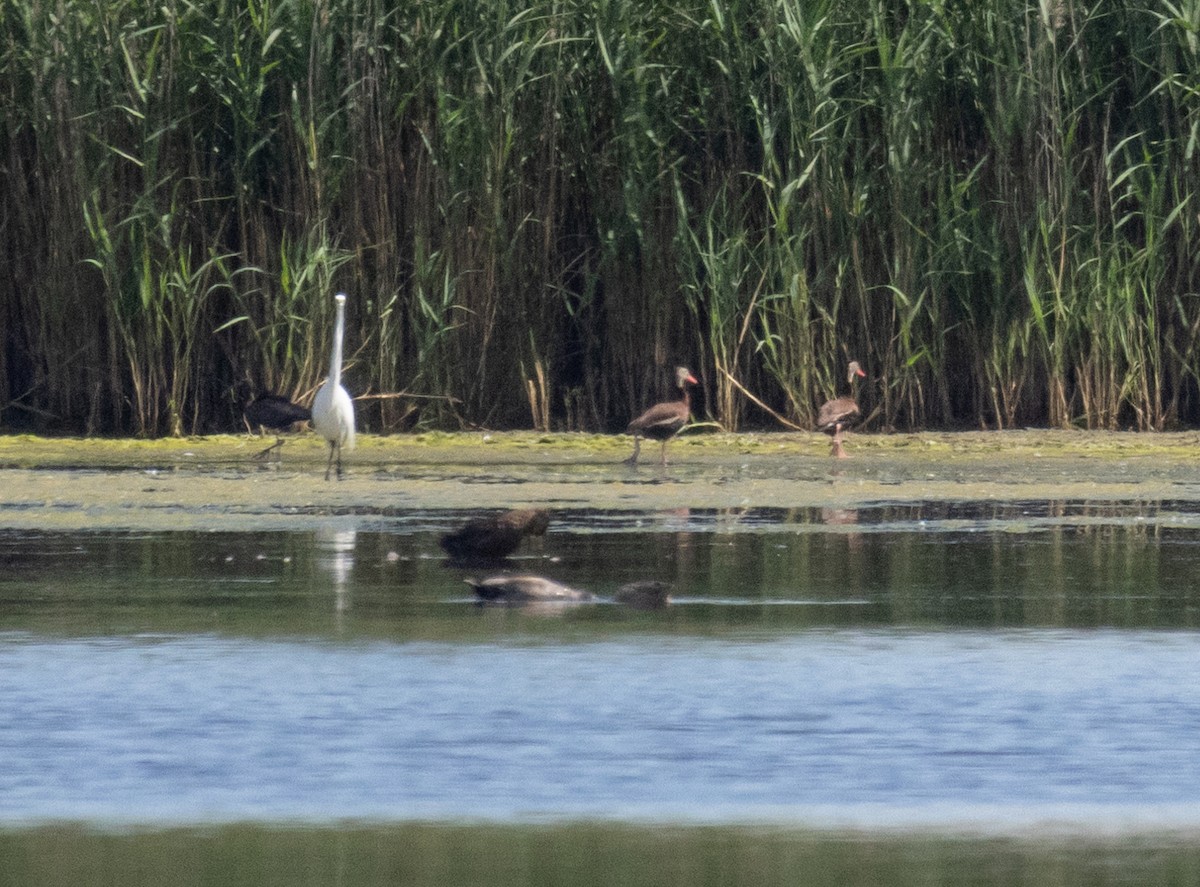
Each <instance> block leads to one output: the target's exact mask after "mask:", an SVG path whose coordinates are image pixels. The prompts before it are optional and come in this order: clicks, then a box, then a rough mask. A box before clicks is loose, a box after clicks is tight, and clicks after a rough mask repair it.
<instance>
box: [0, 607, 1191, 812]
mask: <svg viewBox="0 0 1200 887" xmlns="http://www.w3.org/2000/svg"><path fill="white" fill-rule="evenodd" d="M453 618H465V619H476V618H479V616H478V614H477V613H473V612H471V611H470V609H469V608H465V607H464V608H462V612H461V613H460V614H459V615H456V616H455V617H453ZM1198 673H1200V636H1198V635H1197V634H1194V633H1192V632H1177V631H1151V630H1133V631H1130V630H1112V629H1101V630H1078V629H1043V628H1036V629H1016V630H1013V629H1003V630H997V631H979V630H972V629H935V630H919V629H913V628H893V629H886V628H867V629H857V628H855V629H841V628H832V629H810V630H801V631H797V632H789V633H786V634H784V635H780V636H763V635H761V634H759V633H754V632H751V633H732V634H729V635H726V636H721V637H704V636H662V635H654V634H651V635H648V636H615V637H602V636H601V637H596V638H594V639H590V640H584V641H577V640H572V641H569V642H568V641H564V640H555V639H553V638H551V639H538V638H528V637H512V638H499V639H497V640H493V641H486V642H469V643H463V642H458V641H453V642H439V641H433V640H427V641H400V642H392V641H387V640H361V641H349V642H337V641H329V640H310V639H297V640H288V639H281V638H248V637H229V636H223V635H219V634H186V635H172V634H166V635H125V636H117V637H79V638H71V637H47V636H43V635H40V634H36V633H29V632H23V631H7V632H4V633H0V712H3V715H2V716H0V760H3V761H4V762H5V763H4V766H3V767H0V821H3V822H6V823H10V824H11V823H29V822H37V821H45V820H53V819H82V820H89V821H98V822H104V823H122V822H129V823H152V824H164V823H174V822H184V823H192V822H209V821H232V820H245V819H254V820H272V821H274V820H292V819H299V820H305V821H315V822H329V821H337V820H343V819H354V818H382V819H411V818H426V817H429V818H439V819H442V818H449V819H461V818H476V817H482V818H489V819H490V818H495V819H512V818H546V817H549V818H553V819H558V818H576V817H586V818H610V817H611V818H621V819H648V820H654V821H662V820H682V821H696V820H699V821H710V820H711V821H722V822H737V821H757V820H766V821H773V822H795V823H807V824H822V825H829V824H841V825H864V826H879V825H884V826H888V825H906V824H938V825H945V824H950V825H955V826H964V825H966V826H971V825H976V824H983V825H984V826H988V825H989V824H990V825H994V826H1001V827H1003V826H1005V825H1010V824H1012V825H1025V824H1033V823H1037V822H1041V821H1043V820H1047V819H1049V820H1059V821H1069V822H1073V823H1076V824H1081V823H1082V824H1084V825H1085V826H1088V825H1089V824H1090V825H1091V826H1094V827H1104V826H1112V825H1115V826H1118V827H1123V826H1125V825H1128V824H1130V823H1134V824H1139V823H1140V824H1152V825H1163V824H1167V825H1179V824H1184V825H1190V826H1195V825H1200V806H1198V805H1196V803H1195V801H1196V798H1197V797H1200V682H1198V681H1197V680H1196V675H1197V674H1198Z"/></svg>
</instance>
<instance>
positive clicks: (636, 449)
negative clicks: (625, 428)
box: [622, 434, 642, 465]
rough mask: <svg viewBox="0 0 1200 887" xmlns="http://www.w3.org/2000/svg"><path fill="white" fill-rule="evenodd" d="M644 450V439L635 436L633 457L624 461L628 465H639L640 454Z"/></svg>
mask: <svg viewBox="0 0 1200 887" xmlns="http://www.w3.org/2000/svg"><path fill="white" fill-rule="evenodd" d="M641 449H642V438H641V437H640V436H639V435H636V434H635V435H634V436H633V455H632V456H630V457H629V458H628V459H624V460H622V461H623V462H624V463H625V464H626V465H637V460H638V453H639V452H641Z"/></svg>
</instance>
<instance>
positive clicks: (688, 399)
mask: <svg viewBox="0 0 1200 887" xmlns="http://www.w3.org/2000/svg"><path fill="white" fill-rule="evenodd" d="M679 402H680V403H681V404H683V405H684V406H685V407H687V408H688V409H691V406H692V392H690V391H688V386H687V383H686V382H684V383H683V384H682V385H680V386H679Z"/></svg>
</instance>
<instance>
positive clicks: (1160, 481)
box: [0, 431, 1200, 530]
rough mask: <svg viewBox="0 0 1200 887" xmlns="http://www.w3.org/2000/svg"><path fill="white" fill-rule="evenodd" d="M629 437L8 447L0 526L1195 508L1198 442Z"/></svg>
mask: <svg viewBox="0 0 1200 887" xmlns="http://www.w3.org/2000/svg"><path fill="white" fill-rule="evenodd" d="M630 440H631V439H630V438H628V437H626V436H623V435H585V434H538V433H533V432H508V433H500V432H490V433H485V432H478V433H468V432H464V433H458V434H443V433H436V434H434V433H431V434H419V435H394V436H373V435H363V436H362V437H360V440H359V446H358V448H357V449H356V450H354V451H353V452H352V453H350V454H349V455H348V457H347V465H348V467H347V477H346V479H345V480H343V481H340V482H338V481H325V480H324V470H325V456H326V450H325V445H324V443H323V441H321V440H320V439H318V438H316V437H315V436H313V435H301V436H298V437H294V438H291V439H289V440H288V442H287V443H286V444H285V445H284V446H283V447H282V448H281V450H280V453H279V458H278V459H277V460H275V459H270V458H268V459H263V458H260V457H259V456H258V454H259V453H260V452H261V450H262V449H263V447H264V446H265V444H266V443H269V441H263V440H262V439H260V438H256V437H248V436H234V435H220V436H212V437H203V438H185V439H165V440H154V441H140V440H104V439H62V438H36V437H29V436H16V435H14V436H5V437H0V527H7V528H32V527H38V528H44V529H63V530H77V529H87V528H95V529H117V528H129V529H152V530H170V529H202V528H220V529H226V530H239V529H249V528H254V529H271V528H288V527H297V526H303V525H304V524H305V523H306V522H311V521H316V520H320V519H322V518H325V517H328V515H330V514H385V515H386V514H388V513H389V512H391V511H406V510H411V509H480V510H484V509H495V508H509V507H515V506H519V505H540V506H546V507H551V508H594V509H605V510H644V511H658V510H665V509H673V508H716V509H738V508H754V507H772V508H800V507H820V508H825V507H829V508H846V507H854V506H859V505H866V504H877V503H887V502H919V501H982V502H986V501H998V502H1013V501H1021V500H1030V501H1043V502H1044V501H1048V500H1061V501H1145V502H1155V501H1182V502H1188V501H1200V434H1197V433H1195V432H1182V433H1173V434H1136V433H1118V432H1071V431H1016V432H962V433H941V434H933V433H930V434H904V435H901V434H897V435H865V434H864V435H852V436H851V437H850V438H849V439H848V442H847V447H848V449H849V451H850V453H851V457H850V458H848V459H841V460H839V459H832V458H830V456H829V452H828V451H829V444H828V439H827V438H825V437H824V436H822V435H817V434H791V433H787V434H785V433H762V434H702V433H692V434H687V433H685V434H683V435H681V436H680V437H679V438H678V439H676V440H675V441H673V442H672V443H671V445H670V447H669V449H668V457H669V460H670V463H669V464H668V465H667V466H665V467H663V466H661V465H659V464H658V461H657V458H656V456H657V454H656V452H655V453H652V452H651V450H654V451H657V447H653V448H647V449H646V451H645V453H644V454H643V456H644V459H643V463H642V464H640V465H638V466H636V467H635V466H629V465H626V464H623V462H622V460H623V459H624V458H625V457H626V456H627V455H628V454H629V452H630V451H631V444H630Z"/></svg>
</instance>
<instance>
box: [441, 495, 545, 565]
mask: <svg viewBox="0 0 1200 887" xmlns="http://www.w3.org/2000/svg"><path fill="white" fill-rule="evenodd" d="M549 526H550V512H548V511H546V510H545V509H544V508H515V509H513V510H512V511H506V512H504V513H503V514H499V515H496V516H495V517H477V518H474V519H473V520H469V521H467V522H466V523H465V524H463V525H462V526H461V527H459V528H458V529H457V530H454V531H453V532H451V533H447V534H446V535H445V536H443V537H442V539H441V545H442V548H444V549H445V551H446V553H447V554H448V555H450V556H451V557H452V558H454V559H456V560H500V559H502V558H506V557H508V556H509V555H510V554H512V553H513V552H514V551H516V550H517V546H519V545H520V544H521V540H522V539H523V538H525V537H526V536H541V535H544V534H545V532H546V528H547V527H549Z"/></svg>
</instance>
